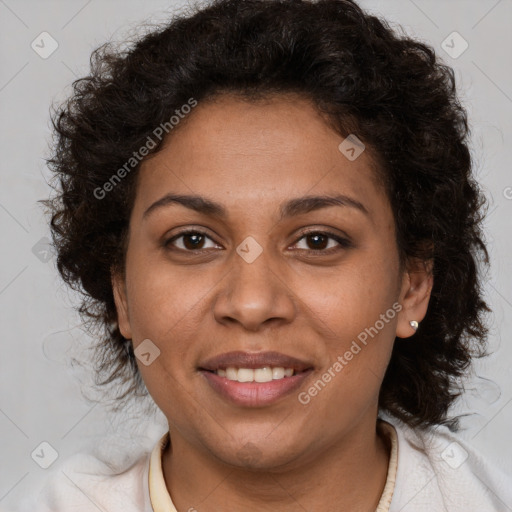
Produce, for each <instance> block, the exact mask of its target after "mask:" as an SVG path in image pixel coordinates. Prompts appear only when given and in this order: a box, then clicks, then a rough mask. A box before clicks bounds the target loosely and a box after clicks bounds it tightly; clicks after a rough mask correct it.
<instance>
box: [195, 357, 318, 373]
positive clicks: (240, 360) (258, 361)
mask: <svg viewBox="0 0 512 512" xmlns="http://www.w3.org/2000/svg"><path fill="white" fill-rule="evenodd" d="M228 366H234V367H236V368H251V369H255V368H262V367H264V366H272V367H276V366H282V367H283V368H293V369H294V370H295V371H296V372H303V371H305V370H309V369H313V364H312V363H308V362H307V361H303V360H301V359H298V358H296V357H292V356H288V355H285V354H281V353H280V352H242V351H234V352H226V353H224V354H219V355H217V356H214V357H212V358H210V359H207V360H206V361H203V362H201V363H200V364H199V365H198V369H199V370H208V371H210V372H212V371H215V370H219V369H222V370H225V369H226V368H228ZM287 378H289V379H291V378H292V377H287Z"/></svg>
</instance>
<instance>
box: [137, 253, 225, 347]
mask: <svg viewBox="0 0 512 512" xmlns="http://www.w3.org/2000/svg"><path fill="white" fill-rule="evenodd" d="M137 256H138V255H137V254H134V255H133V257H132V259H131V261H130V262H127V276H128V278H127V285H128V296H129V303H130V304H129V306H130V323H131V326H132V330H133V332H134V338H135V339H144V338H150V339H155V340H158V341H159V342H160V343H162V344H166V345H168V344H169V343H168V342H169V340H173V343H172V346H173V348H175V349H179V340H180V339H183V338H186V337H187V336H186V331H187V330H188V329H187V326H188V325H190V323H191V322H194V319H196V318H197V317H198V316H201V315H204V314H206V311H207V307H206V303H205V299H206V298H207V296H208V291H209V290H211V289H212V288H213V287H214V286H215V284H216V283H217V282H218V281H219V279H221V277H220V276H219V273H218V272H211V271H209V272H208V271H201V270H198V269H194V270H192V267H189V268H186V267H184V268H183V269H182V270H181V269H180V268H176V267H174V268H172V269H171V266H170V264H168V263H167V262H165V260H164V259H163V258H159V259H158V260H157V259H154V260H144V258H141V257H137ZM184 331H185V332H184Z"/></svg>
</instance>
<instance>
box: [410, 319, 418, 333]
mask: <svg viewBox="0 0 512 512" xmlns="http://www.w3.org/2000/svg"><path fill="white" fill-rule="evenodd" d="M409 325H410V326H411V327H412V328H413V329H414V330H415V331H417V330H418V322H416V320H411V321H410V322H409Z"/></svg>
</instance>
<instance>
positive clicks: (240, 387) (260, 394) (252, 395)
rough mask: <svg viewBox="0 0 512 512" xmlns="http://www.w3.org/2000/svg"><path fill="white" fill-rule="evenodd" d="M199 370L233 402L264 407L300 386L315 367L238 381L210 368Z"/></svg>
mask: <svg viewBox="0 0 512 512" xmlns="http://www.w3.org/2000/svg"><path fill="white" fill-rule="evenodd" d="M244 368H247V366H245V367H244ZM199 371H200V373H201V375H203V376H204V378H205V379H206V382H207V383H208V384H209V385H210V387H211V388H212V389H213V390H214V391H215V392H217V393H218V394H219V395H220V396H222V397H223V398H225V399H226V400H228V401H229V402H231V403H232V404H234V405H238V406H243V407H263V406H266V405H270V404H272V403H275V402H276V401H278V400H279V399H281V398H283V397H285V396H286V395H289V394H291V393H293V392H294V391H296V390H297V389H298V388H300V386H302V384H303V383H304V381H305V379H307V378H308V377H309V375H311V374H312V373H313V368H309V369H306V370H303V371H301V372H300V373H297V374H296V375H292V376H291V377H284V378H282V379H276V380H272V381H270V382H238V381H235V380H229V379H227V378H226V377H220V376H219V375H217V374H216V373H213V372H212V371H210V370H203V369H200V370H199Z"/></svg>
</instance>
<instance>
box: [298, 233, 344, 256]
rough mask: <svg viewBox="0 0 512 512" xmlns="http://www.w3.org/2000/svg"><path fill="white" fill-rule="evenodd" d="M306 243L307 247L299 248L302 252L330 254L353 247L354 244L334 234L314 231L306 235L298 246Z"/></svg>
mask: <svg viewBox="0 0 512 512" xmlns="http://www.w3.org/2000/svg"><path fill="white" fill-rule="evenodd" d="M302 241H304V244H303V245H305V247H299V249H301V250H305V251H310V252H325V253H330V252H333V251H336V250H339V249H342V248H348V247H352V243H351V242H350V241H349V240H347V239H345V238H342V237H340V236H338V235H335V234H334V233H324V232H320V231H312V232H310V233H305V234H304V235H303V236H302V237H301V238H300V239H299V240H298V241H297V244H298V243H300V242H302Z"/></svg>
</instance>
